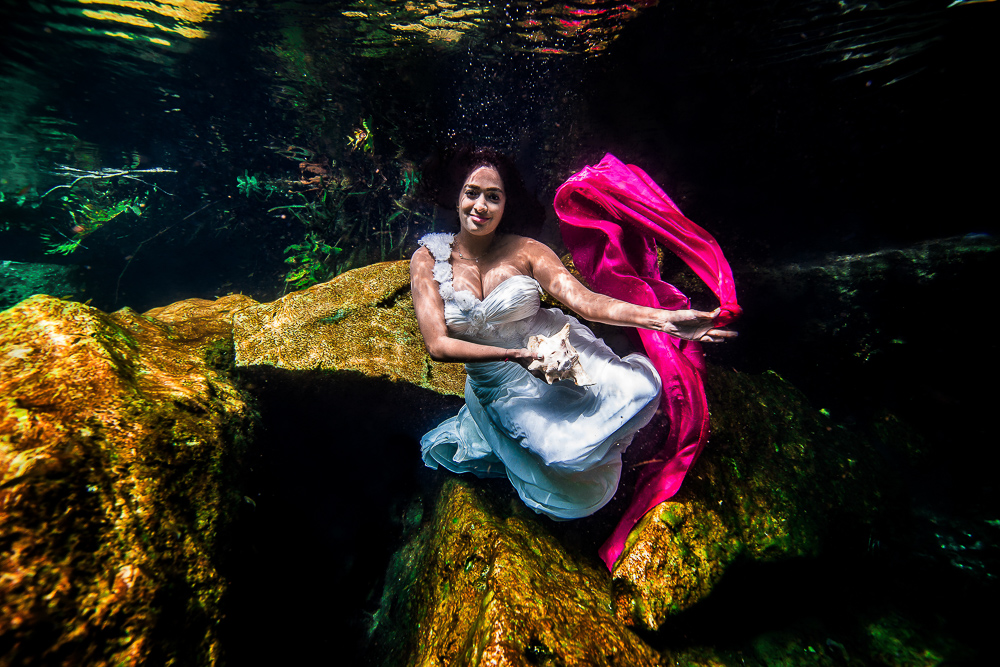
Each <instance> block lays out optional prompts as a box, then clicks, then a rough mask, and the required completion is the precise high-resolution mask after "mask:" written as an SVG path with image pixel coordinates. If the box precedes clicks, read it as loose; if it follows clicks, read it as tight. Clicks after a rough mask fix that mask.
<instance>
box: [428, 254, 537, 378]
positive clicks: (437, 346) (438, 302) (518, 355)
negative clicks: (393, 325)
mask: <svg viewBox="0 0 1000 667" xmlns="http://www.w3.org/2000/svg"><path fill="white" fill-rule="evenodd" d="M410 290H411V291H412V293H413V308H414V310H415V311H416V313H417V324H419V325H420V333H421V334H422V335H423V337H424V345H426V347H427V353H428V354H429V355H430V357H431V359H433V360H434V361H450V362H464V361H502V360H504V359H510V360H511V361H514V360H519V359H525V360H528V361H530V360H531V359H533V357H532V355H531V353H530V352H529V351H528V350H526V349H523V348H522V349H505V348H502V347H494V346H492V345H479V344H478V343H470V342H469V341H465V340H459V339H457V338H452V337H451V336H449V335H448V327H447V325H445V321H444V301H443V300H442V299H441V295H440V294H439V293H438V284H437V281H435V280H434V258H433V257H431V254H430V253H429V252H428V251H427V249H426V248H420V249H419V250H417V252H415V253H414V254H413V259H411V260H410Z"/></svg>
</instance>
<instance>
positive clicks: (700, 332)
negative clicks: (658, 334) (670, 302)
mask: <svg viewBox="0 0 1000 667" xmlns="http://www.w3.org/2000/svg"><path fill="white" fill-rule="evenodd" d="M721 310H722V309H721V308H716V309H715V310H713V311H712V312H710V313H709V312H705V311H703V310H664V311H660V312H662V313H663V314H664V315H665V318H664V322H663V328H661V329H660V330H661V331H664V332H666V333H668V334H670V335H671V336H677V337H678V338H683V339H685V340H696V341H699V342H701V343H721V342H723V341H724V340H726V339H727V338H735V337H736V336H738V335H739V334H738V333H736V332H735V331H730V330H729V329H716V328H714V327H713V326H712V323H713V322H714V321H715V318H717V317H718V316H719V313H720V312H721Z"/></svg>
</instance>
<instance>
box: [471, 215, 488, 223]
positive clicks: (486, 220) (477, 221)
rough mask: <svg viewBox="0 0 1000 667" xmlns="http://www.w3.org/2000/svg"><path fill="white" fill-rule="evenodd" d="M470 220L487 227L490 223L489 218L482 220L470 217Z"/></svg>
mask: <svg viewBox="0 0 1000 667" xmlns="http://www.w3.org/2000/svg"><path fill="white" fill-rule="evenodd" d="M469 220H472V221H473V222H474V223H476V224H477V225H485V224H486V223H487V222H489V221H490V219H489V218H481V217H479V216H478V215H470V216H469Z"/></svg>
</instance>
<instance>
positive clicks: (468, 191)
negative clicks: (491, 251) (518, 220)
mask: <svg viewBox="0 0 1000 667" xmlns="http://www.w3.org/2000/svg"><path fill="white" fill-rule="evenodd" d="M506 202H507V195H506V194H505V193H504V190H503V180H502V179H501V178H500V174H498V173H497V170H496V169H494V168H493V167H479V168H478V169H475V170H473V171H472V173H471V174H469V176H468V178H466V179H465V185H463V186H462V192H461V193H460V194H459V196H458V222H459V224H460V225H461V227H462V229H463V230H464V231H466V232H468V233H470V234H473V235H475V236H486V235H487V234H492V233H493V232H494V231H496V228H497V225H499V224H500V218H501V217H502V216H503V208H504V204H505V203H506Z"/></svg>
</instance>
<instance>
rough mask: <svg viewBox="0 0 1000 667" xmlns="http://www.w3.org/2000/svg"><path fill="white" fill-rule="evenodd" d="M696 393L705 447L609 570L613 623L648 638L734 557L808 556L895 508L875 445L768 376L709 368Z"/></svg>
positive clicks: (708, 586)
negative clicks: (700, 398) (706, 421)
mask: <svg viewBox="0 0 1000 667" xmlns="http://www.w3.org/2000/svg"><path fill="white" fill-rule="evenodd" d="M705 386H706V391H707V393H708V397H709V406H710V407H711V410H712V424H711V428H712V438H711V441H710V442H709V444H708V446H707V447H706V449H705V451H704V453H703V454H702V456H701V458H700V459H699V460H698V462H697V463H696V464H695V466H694V467H693V468H692V470H691V472H690V473H689V475H688V478H687V479H686V480H685V482H684V486H683V487H682V489H681V491H680V493H678V494H677V496H675V497H674V498H673V499H672V500H670V501H667V502H665V503H662V504H661V505H660V506H658V507H657V508H655V509H654V510H653V511H651V512H650V513H649V514H647V515H646V516H645V517H644V518H643V519H642V521H641V522H640V523H639V524H638V525H637V527H636V528H635V529H634V530H633V532H632V535H631V536H630V538H629V541H628V545H627V546H626V549H625V551H624V553H623V554H622V556H621V558H620V559H619V561H618V563H616V566H615V569H614V586H615V592H616V608H617V610H618V614H619V617H620V618H622V619H623V620H625V621H628V622H633V623H636V624H638V625H639V626H641V627H645V628H648V629H656V628H659V627H660V626H661V625H662V624H663V623H664V622H665V621H666V620H667V618H669V617H670V616H671V615H673V614H676V613H677V612H680V611H682V610H684V609H687V608H688V607H690V606H692V605H693V604H695V603H696V602H698V601H699V600H701V599H703V598H704V597H705V596H707V595H708V594H709V593H710V592H711V590H712V588H713V587H714V585H715V584H716V583H717V582H718V581H719V579H720V578H721V577H722V575H723V573H724V572H725V570H726V568H727V566H728V565H729V564H730V563H732V562H733V561H734V560H735V559H736V558H737V557H742V558H746V559H751V560H758V561H771V560H777V559H784V558H791V557H795V556H810V555H817V554H819V553H820V551H821V549H822V547H823V546H824V543H825V541H826V540H827V539H829V538H831V537H832V533H833V532H834V530H846V531H847V532H844V533H841V534H840V535H839V536H838V537H839V538H840V539H852V538H853V537H855V536H856V534H857V533H858V532H864V531H867V530H868V527H869V526H871V525H872V524H873V523H874V522H875V521H876V519H877V518H878V515H879V514H887V513H891V512H892V511H894V509H895V506H894V504H893V502H891V500H890V498H889V497H887V492H886V489H887V484H888V483H887V482H886V480H885V479H884V477H883V476H882V475H880V469H881V459H880V457H879V456H878V454H877V452H876V450H875V447H874V446H872V444H870V443H869V442H866V441H865V440H863V439H861V438H859V437H857V435H855V434H853V433H852V432H850V431H848V430H846V429H844V428H843V427H841V426H838V425H836V424H835V423H834V422H833V421H832V420H831V419H829V418H828V417H827V416H825V415H824V414H823V413H822V412H820V411H817V410H815V409H813V408H812V407H811V406H809V404H808V403H807V401H806V400H805V397H803V396H802V394H801V393H799V392H798V391H797V390H796V389H795V388H794V387H792V386H791V385H789V384H788V383H787V382H785V381H784V380H783V379H781V378H780V377H779V376H778V375H777V374H775V373H767V374H764V375H760V376H750V375H745V374H740V373H736V372H733V371H726V370H722V369H719V368H712V369H710V372H709V373H708V377H707V378H706V380H705ZM889 495H891V494H889Z"/></svg>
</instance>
